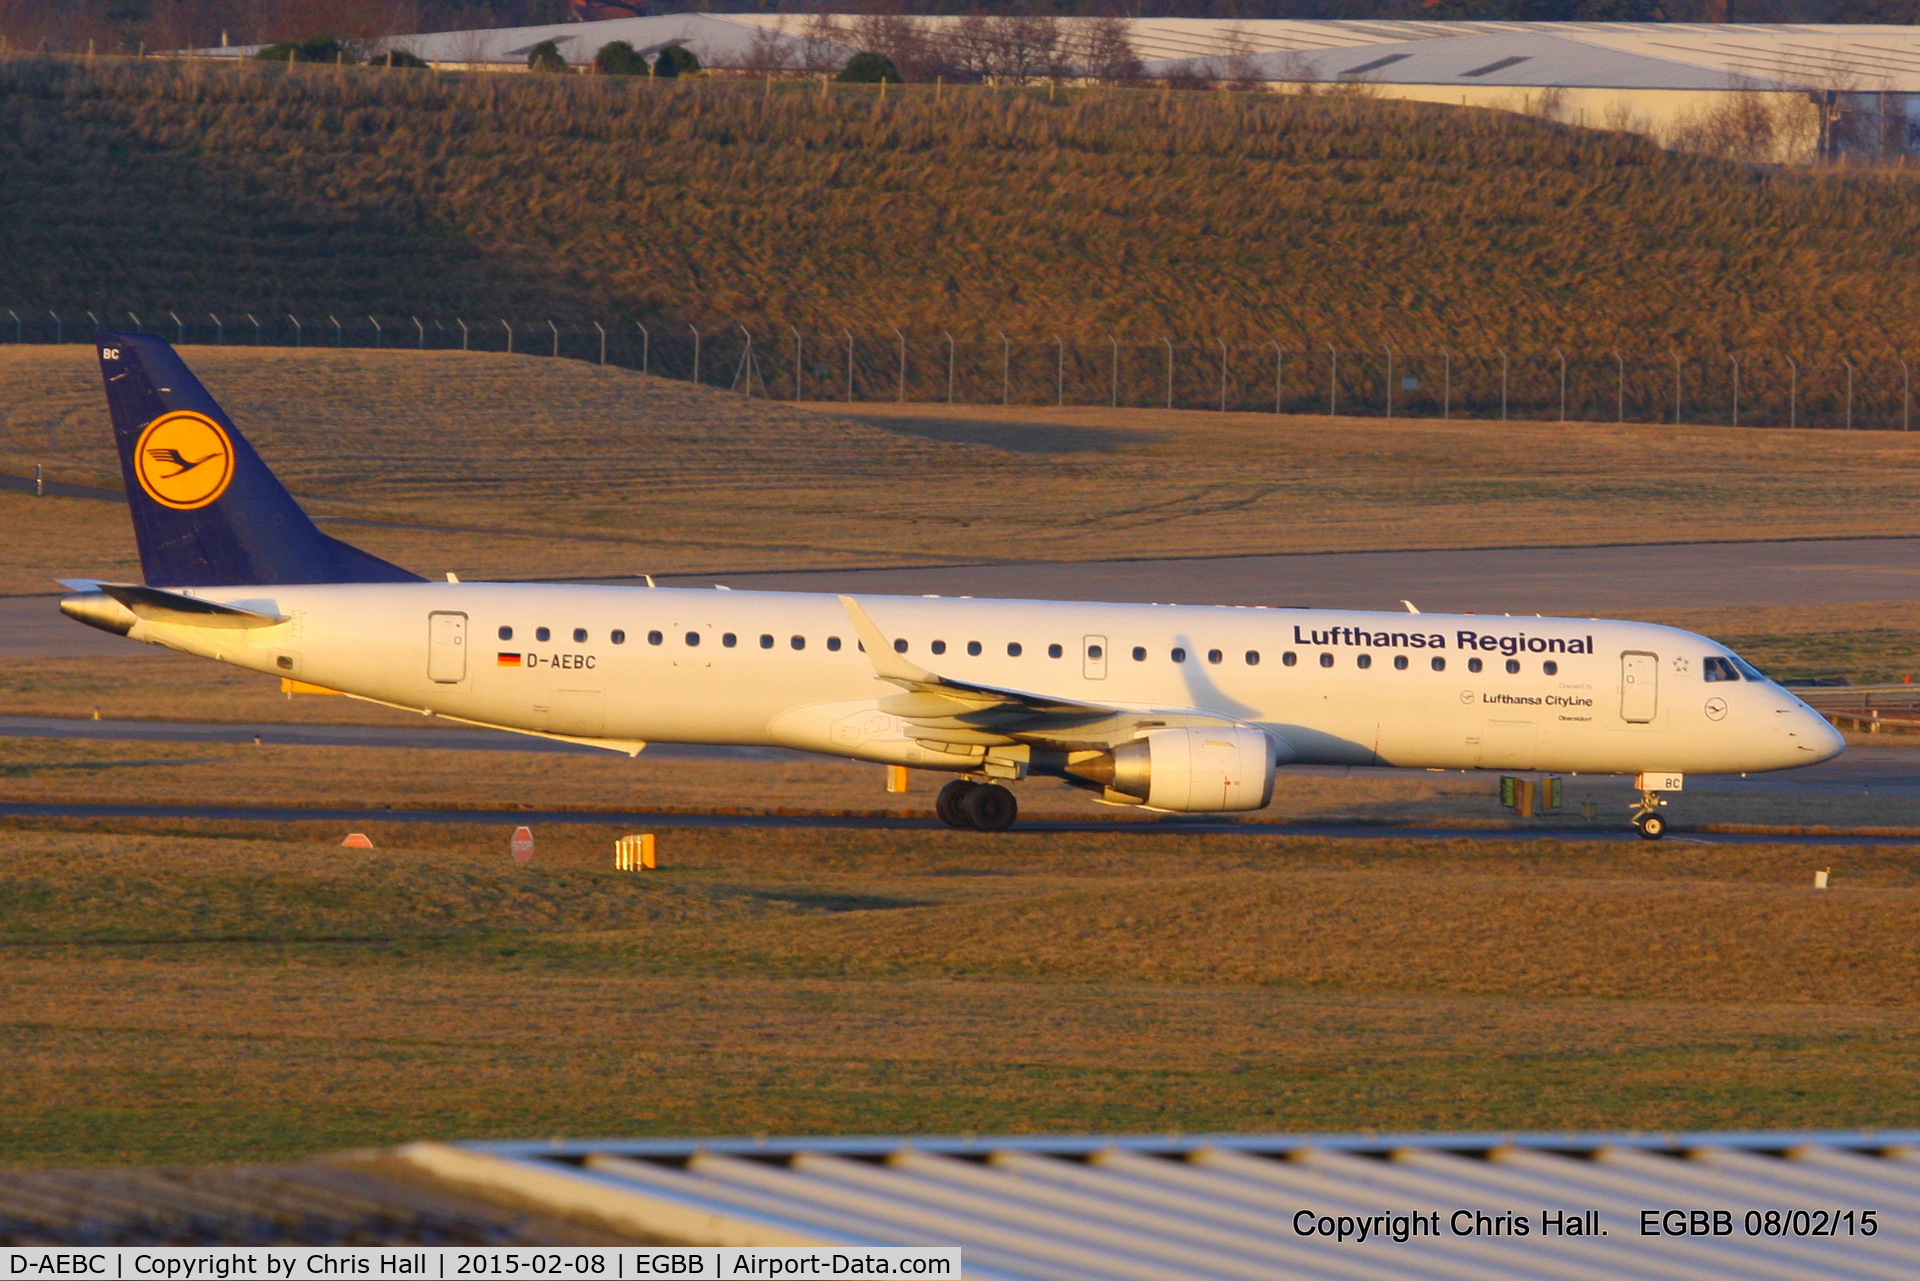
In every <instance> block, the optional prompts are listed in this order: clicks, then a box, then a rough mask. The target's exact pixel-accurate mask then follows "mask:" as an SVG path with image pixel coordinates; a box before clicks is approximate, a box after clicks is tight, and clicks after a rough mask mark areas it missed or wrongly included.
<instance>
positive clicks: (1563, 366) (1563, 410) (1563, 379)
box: [1553, 347, 1567, 423]
mask: <svg viewBox="0 0 1920 1281" xmlns="http://www.w3.org/2000/svg"><path fill="white" fill-rule="evenodd" d="M1553 354H1554V355H1556V356H1558V357H1560V421H1561V422H1563V423H1564V422H1566V421H1567V354H1566V353H1565V352H1563V351H1561V350H1560V349H1559V348H1558V347H1555V348H1554V349H1553Z"/></svg>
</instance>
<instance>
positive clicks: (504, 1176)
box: [400, 1131, 1920, 1281]
mask: <svg viewBox="0 0 1920 1281" xmlns="http://www.w3.org/2000/svg"><path fill="white" fill-rule="evenodd" d="M400 1154H401V1155H402V1156H403V1157H405V1158H406V1159H407V1160H409V1161H411V1162H413V1163H414V1164H415V1165H416V1166H418V1167H420V1168H421V1169H422V1170H423V1171H425V1172H428V1173H431V1174H434V1175H436V1176H437V1177H439V1178H442V1179H446V1180H449V1181H452V1182H455V1183H460V1184H467V1185H479V1186H482V1187H486V1188H489V1189H491V1190H492V1191H494V1192H498V1193H505V1194H509V1195H512V1196H514V1197H517V1198H520V1199H522V1200H523V1201H525V1202H530V1203H532V1204H535V1205H538V1206H540V1207H542V1208H544V1209H548V1210H553V1211H556V1212H560V1213H565V1214H571V1215H583V1216H586V1217H590V1218H596V1219H599V1220H601V1221H603V1222H606V1223H608V1224H609V1225H611V1226H614V1227H616V1228H617V1229H619V1230H622V1231H625V1232H633V1233H639V1234H642V1235H644V1236H648V1237H652V1238H655V1239H662V1240H667V1241H673V1242H679V1243H685V1244H700V1245H733V1246H755V1245H759V1246H772V1245H829V1246H831V1245H848V1246H859V1245H954V1244H958V1245H960V1246H961V1247H962V1248H963V1250H964V1252H965V1260H966V1275H967V1276H969V1277H979V1278H995V1279H996V1281H1015V1279H1022V1278H1034V1279H1042V1278H1044V1279H1045V1281H1118V1279H1125V1281H1215V1279H1225V1278H1235V1279H1242V1281H1250V1279H1253V1278H1260V1279H1265V1278H1272V1277H1275V1276H1287V1277H1300V1278H1323V1279H1326V1281H1334V1279H1337V1278H1362V1277H1364V1278H1422V1279H1433V1278H1462V1279H1466V1278H1486V1277H1511V1278H1554V1277H1577V1278H1591V1279H1592V1281H1619V1279H1620V1278H1671V1279H1673V1281H1681V1279H1682V1278H1686V1279H1690V1281H1697V1279H1702V1278H1715V1277H1740V1278H1756V1277H1771V1278H1781V1279H1782V1281H1787V1279H1790V1278H1805V1277H1812V1276H1845V1277H1886V1278H1895V1277H1911V1276H1915V1275H1920V1132H1910V1131H1909V1132H1897V1133H1845V1134H1837V1133H1793V1134H1763V1133H1762V1134H1756V1133H1737V1134H1730V1133H1709V1134H1679V1135H1667V1136H1647V1135H1623V1134H1553V1135H1549V1134H1527V1135H1496V1134H1445V1135H1389V1136H1362V1135H1321V1136H1285V1135H1203V1136H1190V1137H1181V1136H1165V1137H1143V1136H1134V1137H1113V1136H1080V1137H1071V1138H1043V1137H1030V1136H1029V1137H1011V1138H952V1139H929V1138H919V1139H909V1138H877V1137H876V1138H849V1139H779V1140H768V1139H757V1140H613V1139H608V1140H592V1141H579V1142H573V1141H554V1142H548V1143H491V1144H488V1143H480V1144H465V1145H445V1144H413V1145H409V1146H408V1147H407V1148H403V1149H401V1150H400ZM1672 1211H1678V1212H1680V1213H1679V1214H1678V1215H1677V1216H1676V1215H1674V1214H1672V1213H1670V1212H1672ZM1869 1211H1871V1212H1872V1213H1871V1214H1869V1213H1868V1212H1869ZM1649 1214H1651V1216H1652V1217H1651V1218H1649V1217H1647V1216H1648V1215H1649ZM1343 1219H1344V1220H1345V1221H1346V1224H1347V1230H1346V1233H1345V1239H1341V1236H1342V1231H1341V1224H1342V1220H1343ZM1363 1222H1364V1223H1367V1224H1368V1225H1370V1226H1369V1230H1368V1232H1367V1235H1366V1237H1365V1239H1358V1238H1357V1236H1356V1233H1357V1232H1358V1228H1357V1227H1356V1226H1354V1225H1357V1224H1360V1223H1363ZM1520 1224H1524V1230H1522V1228H1521V1227H1520V1226H1519V1225H1520Z"/></svg>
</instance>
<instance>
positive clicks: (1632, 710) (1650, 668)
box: [1620, 651, 1660, 725]
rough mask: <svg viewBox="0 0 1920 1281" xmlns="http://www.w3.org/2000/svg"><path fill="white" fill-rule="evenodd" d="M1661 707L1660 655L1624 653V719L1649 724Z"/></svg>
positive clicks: (1621, 694)
mask: <svg viewBox="0 0 1920 1281" xmlns="http://www.w3.org/2000/svg"><path fill="white" fill-rule="evenodd" d="M1659 710H1660V656H1659V655H1658V654H1639V653H1634V652H1632V651H1628V652H1627V653H1624V654H1622V655H1620V719H1621V720H1623V721H1627V722H1629V723H1631V724H1634V725H1645V724H1646V723H1647V722H1648V721H1651V720H1652V719H1653V718H1654V715H1655V714H1656V713H1657V712H1659Z"/></svg>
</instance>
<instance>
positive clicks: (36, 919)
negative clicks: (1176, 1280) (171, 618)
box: [0, 826, 1920, 1164]
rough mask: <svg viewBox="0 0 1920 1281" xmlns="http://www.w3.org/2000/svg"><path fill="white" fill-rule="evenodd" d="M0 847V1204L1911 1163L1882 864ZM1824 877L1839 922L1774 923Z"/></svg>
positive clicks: (1248, 845)
mask: <svg viewBox="0 0 1920 1281" xmlns="http://www.w3.org/2000/svg"><path fill="white" fill-rule="evenodd" d="M373 834H374V836H375V839H376V841H377V842H378V843H379V844H380V846H381V848H380V849H378V850H376V851H374V852H372V853H360V852H354V851H347V850H341V849H339V848H338V847H337V846H334V845H333V844H332V843H331V842H332V841H333V840H337V833H335V832H332V831H328V832H325V833H321V832H316V831H312V830H302V829H297V828H290V829H287V830H284V831H280V832H263V831H261V830H260V829H255V830H254V831H252V832H250V833H246V834H242V833H238V832H232V831H221V830H218V829H211V828H202V829H201V830H199V831H198V832H194V831H189V830H184V829H182V828H180V827H178V826H173V827H171V828H170V829H166V830H162V829H160V828H157V827H150V829H149V830H148V831H146V832H144V833H142V832H138V831H127V832H120V833H117V834H116V833H101V832H99V831H96V830H91V829H89V830H86V831H77V830H70V831H60V830H48V829H46V828H20V827H17V826H16V827H15V829H14V830H13V831H12V833H11V834H10V835H9V836H8V837H7V847H8V859H7V871H6V875H5V878H4V879H0V896H4V898H0V903H3V904H4V913H0V951H3V952H4V954H5V956H6V960H7V964H6V965H5V966H4V967H3V969H0V1011H4V1015H3V1016H0V1018H3V1020H4V1024H5V1028H4V1033H3V1034H4V1036H5V1039H6V1042H7V1044H8V1046H9V1049H10V1057H9V1069H8V1072H7V1073H6V1075H5V1078H4V1080H0V1160H5V1161H7V1162H9V1163H25V1164H38V1163H58V1162H112V1161H127V1160H131V1161H162V1160H164V1161H191V1160H219V1159H229V1158H237V1157H248V1158H254V1157H267V1156H278V1155H287V1154H293V1153H300V1152H311V1151H316V1150H324V1149H328V1148H339V1147H345V1146H349V1145H355V1144H368V1143H377V1142H385V1141H390V1140H395V1139H400V1138H405V1137H414V1136H419V1135H443V1136H460V1135H518V1136H524V1135H530V1134H550V1133H656V1134H657V1133H696V1134H697V1133H716V1132H734V1133H751V1132H757V1131H767V1132H821V1131H826V1132H833V1131H847V1130H857V1131H864V1132H872V1131H889V1130H905V1131H918V1132H929V1131H933V1132H942V1131H945V1132H951V1131H956V1130H979V1131H1002V1130H1026V1129H1043V1128H1044V1129H1053V1130H1100V1129H1130V1130H1151V1131H1165V1130H1175V1129H1180V1130H1208V1129H1284V1130H1302V1131H1314V1130H1328V1129H1347V1128H1354V1127H1375V1128H1381V1129H1402V1128H1406V1129H1471V1128H1481V1127H1488V1128H1507V1127H1512V1128H1553V1129H1560V1128H1613V1127H1621V1128H1639V1129H1680V1128H1714V1127H1721V1126H1725V1127H1746V1126H1769V1127H1786V1128H1797V1127H1808V1128H1818V1127H1826V1126H1833V1127H1846V1126H1855V1125H1863V1126H1864V1125H1903V1124H1912V1123H1913V1115H1912V1113H1913V1107H1914V1104H1913V1098H1914V1092H1915V1087H1916V1084H1920V1082H1917V1081H1916V1078H1915V1070H1914V1064H1915V1063H1916V1062H1920V1019H1917V1018H1916V1014H1915V1007H1914V1002H1913V998H1912V993H1913V992H1915V991H1916V990H1920V953H1916V951H1915V948H1914V945H1913V940H1914V938H1915V937H1916V935H1917V934H1920V897H1916V895H1917V894H1920V890H1917V889H1916V873H1920V864H1916V863H1915V861H1914V856H1913V854H1912V852H1911V851H1885V850H1882V851H1862V850H1846V851H1824V850H1810V849H1793V850H1769V849H1737V850H1727V849H1718V848H1714V847H1701V846H1693V847H1687V846H1682V847H1675V848H1664V847H1663V848H1660V849H1657V850H1655V849H1648V848H1646V847H1643V846H1640V845H1639V844H1638V843H1631V844H1626V843H1617V842H1616V843H1609V844H1603V845H1593V846H1570V847H1562V846H1554V845H1528V846H1502V845H1497V844H1489V845H1482V844H1473V845H1465V844H1447V843H1421V844H1412V843H1395V842H1378V843H1374V842H1360V843H1354V842H1342V843H1333V844H1330V843H1325V842H1316V841H1258V842H1256V841H1251V840H1248V839H1244V838H1194V837H1181V836H1178V835H1174V834H1166V835H1156V836H1140V835H1121V834H1114V835H1111V836H1099V835H1088V836H1049V837H1033V836H1028V837H1019V836H1015V837H1014V838H1012V839H1007V838H1000V839H991V840H989V839H985V838H980V837H978V836H973V835H965V834H959V833H939V834H924V833H914V834H900V835H887V834H848V833H833V834H819V835H815V834H805V833H768V832H756V833H753V834H751V836H747V835H745V834H739V833H729V832H701V833H692V832H688V833H678V834H672V835H670V836H669V838H668V840H667V841H666V843H665V846H664V853H665V861H666V868H665V870H663V871H662V872H660V873H658V874H654V875H651V876H647V877H645V878H642V877H636V876H632V875H621V874H617V873H614V872H613V871H611V870H610V869H608V868H607V867H606V861H607V859H606V842H607V833H605V832H604V831H591V832H589V831H582V830H569V829H550V830H544V831H543V832H542V833H541V840H542V845H541V848H540V852H539V854H538V856H537V857H536V860H535V862H534V863H533V864H532V866H531V867H529V868H525V869H522V868H519V867H516V866H515V865H514V864H512V863H511V862H510V861H509V860H508V859H507V858H506V856H505V851H504V834H503V833H501V832H500V831H499V830H497V829H491V830H486V831H479V830H462V829H451V830H444V831H436V832H425V831H420V830H418V829H411V828H392V829H386V828H375V829H374V831H373ZM1829 862H1830V863H1831V864H1832V866H1833V867H1834V868H1835V888H1834V889H1833V890H1831V891H1829V892H1827V893H1825V894H1818V893H1815V892H1814V891H1812V890H1811V889H1809V888H1807V886H1808V870H1809V869H1810V868H1812V867H1814V866H1825V865H1827V864H1828V863H1829Z"/></svg>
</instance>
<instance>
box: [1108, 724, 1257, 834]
mask: <svg viewBox="0 0 1920 1281" xmlns="http://www.w3.org/2000/svg"><path fill="white" fill-rule="evenodd" d="M1282 759H1291V754H1290V753H1286V752H1285V749H1284V747H1283V746H1282V745H1281V744H1278V743H1276V742H1275V741H1274V739H1273V737H1272V736H1271V735H1269V734H1267V733H1266V732H1264V731H1262V730H1257V729H1253V728H1251V727H1248V726H1244V725H1241V726H1233V727H1222V728H1211V727H1205V728H1199V729H1157V730H1154V731H1153V732H1152V733H1150V734H1146V735H1143V736H1142V737H1140V738H1136V739H1134V740H1132V741H1131V742H1127V743H1122V744H1120V746H1118V747H1116V748H1114V749H1113V750H1112V751H1111V752H1106V753H1103V754H1102V755H1101V757H1099V758H1098V759H1096V760H1093V761H1088V762H1085V763H1084V764H1082V765H1076V766H1074V767H1073V769H1074V772H1075V773H1077V774H1080V775H1081V776H1082V777H1086V778H1090V779H1093V780H1094V781H1096V782H1100V783H1104V784H1105V785H1106V788H1107V792H1108V794H1109V797H1110V798H1111V799H1114V800H1122V799H1132V800H1134V801H1138V802H1141V803H1144V804H1145V805H1146V806H1147V807H1148V808H1149V809H1156V810H1179V811H1184V812H1188V813H1218V812H1222V811H1226V810H1257V809H1260V808H1262V807H1263V806H1265V805H1266V804H1267V802H1268V801H1271V800H1272V799H1273V771H1274V767H1275V766H1276V765H1278V764H1279V763H1280V761H1281V760H1282ZM1115 793H1117V794H1118V795H1115Z"/></svg>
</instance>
